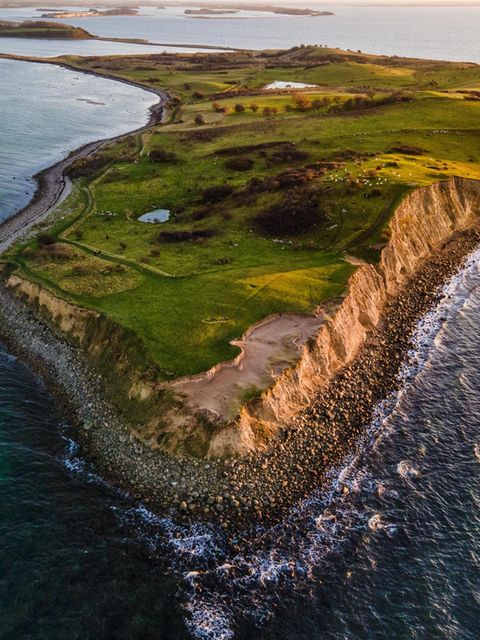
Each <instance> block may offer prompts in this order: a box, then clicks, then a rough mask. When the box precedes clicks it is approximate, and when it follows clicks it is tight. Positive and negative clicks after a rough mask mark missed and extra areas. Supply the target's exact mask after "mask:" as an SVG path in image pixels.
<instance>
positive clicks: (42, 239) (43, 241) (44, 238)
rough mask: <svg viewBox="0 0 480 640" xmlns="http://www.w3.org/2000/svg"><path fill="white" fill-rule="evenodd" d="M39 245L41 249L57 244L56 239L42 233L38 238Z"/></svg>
mask: <svg viewBox="0 0 480 640" xmlns="http://www.w3.org/2000/svg"><path fill="white" fill-rule="evenodd" d="M37 241H38V244H39V246H41V247H46V246H48V245H52V244H55V242H56V238H55V237H54V236H52V235H50V234H49V233H42V234H41V235H39V236H38V238H37Z"/></svg>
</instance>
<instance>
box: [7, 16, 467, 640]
mask: <svg viewBox="0 0 480 640" xmlns="http://www.w3.org/2000/svg"><path fill="white" fill-rule="evenodd" d="M335 10H336V11H337V15H338V16H339V19H338V20H337V21H336V19H335V20H334V19H332V18H318V19H313V18H308V19H306V18H298V19H297V18H296V19H295V21H297V20H298V22H293V21H292V22H291V23H290V21H286V20H285V19H284V18H283V17H280V16H275V17H258V19H257V17H255V19H251V18H246V19H245V20H240V19H238V20H237V21H235V22H233V21H232V20H228V21H224V20H222V21H210V20H193V19H192V20H189V19H187V18H183V17H182V16H181V15H179V14H178V11H177V13H175V11H173V10H171V9H168V10H167V11H166V15H167V21H170V22H169V24H170V27H169V29H166V31H165V32H161V33H160V31H159V29H160V27H159V26H158V25H159V24H161V20H163V19H164V18H160V17H159V18H158V19H157V18H155V20H156V22H154V23H152V24H154V25H157V26H154V27H149V28H151V29H152V30H153V29H156V31H155V32H153V31H152V32H151V33H150V34H147V31H146V29H147V27H146V26H145V25H146V21H145V20H144V18H142V17H141V16H140V17H138V18H122V19H115V20H114V19H113V18H112V19H110V18H101V19H93V18H92V19H89V20H88V24H87V25H85V26H88V28H90V30H92V31H94V32H99V30H103V33H104V34H105V35H107V32H108V31H109V29H112V30H114V32H115V35H118V36H120V35H130V37H133V34H137V36H138V35H139V34H143V37H150V38H151V39H153V38H155V39H157V38H160V37H162V39H164V38H165V37H167V36H168V38H169V40H170V41H174V40H177V41H178V40H179V39H180V36H181V40H182V42H184V41H186V42H190V43H192V44H193V43H196V44H200V43H206V44H215V45H217V46H219V45H222V44H223V45H225V44H227V41H228V43H229V44H230V45H235V44H238V43H242V44H241V46H247V44H249V46H252V47H259V46H265V47H266V46H289V45H290V44H293V43H298V42H299V41H300V39H301V41H309V39H311V38H313V37H315V40H314V41H315V42H325V43H327V42H328V43H329V44H331V45H339V46H343V47H351V48H355V49H356V48H361V49H365V50H370V51H379V52H383V53H398V54H404V55H418V56H424V57H448V58H451V59H454V58H455V59H469V60H478V61H480V44H479V41H478V38H477V35H476V34H477V25H478V23H479V21H478V18H479V17H480V14H479V9H478V8H462V9H461V10H460V9H458V8H457V9H455V8H454V7H451V8H448V9H447V8H445V9H442V10H441V11H440V10H437V9H435V12H434V10H428V11H429V13H428V15H427V13H425V12H427V10H426V9H425V8H423V9H420V8H418V10H417V9H415V11H416V13H415V16H416V17H415V19H412V18H410V20H409V21H407V18H406V15H407V14H406V12H405V11H404V10H403V9H402V8H398V9H395V10H393V9H388V8H385V7H383V8H375V9H372V8H368V11H367V8H366V7H364V8H363V7H358V8H356V9H351V8H346V7H343V8H342V9H335ZM5 11H7V10H5ZM19 11H20V10H18V9H9V10H8V12H10V13H9V16H10V17H15V16H16V15H17V14H18V13H19ZM22 11H30V13H31V10H22ZM149 11H152V12H153V11H158V12H159V13H161V10H159V9H149ZM430 11H431V13H430ZM15 12H16V13H15ZM22 15H25V17H26V14H22ZM162 15H163V14H162ZM2 16H4V13H2V12H1V11H0V18H1V17H2ZM368 16H370V17H368ZM402 16H403V17H402ZM410 16H412V14H410ZM421 16H423V18H422V19H420V18H421ZM432 16H437V18H434V17H432ZM426 17H428V18H429V19H428V21H425V18H426ZM100 21H103V22H101V24H100ZM274 21H275V22H274ZM287 22H288V23H289V24H297V25H300V26H299V27H298V28H295V29H294V28H292V29H291V30H290V33H286V31H285V30H284V27H283V26H282V25H284V24H287ZM115 24H116V25H117V26H115ZM175 24H177V25H178V28H177V31H175V30H174V27H173V26H172V25H175ZM272 24H275V29H273V28H272ZM91 25H95V29H93V26H91ZM97 25H98V26H97ZM112 25H113V26H112ZM118 25H120V27H119V26H118ZM135 25H136V26H135ZM301 25H307V26H301ZM335 25H336V26H335ZM339 25H340V26H339ZM435 25H436V26H435ZM277 27H278V28H277ZM122 29H123V30H124V31H122ZM308 29H311V31H308ZM179 30H180V31H179ZM162 33H164V34H165V35H162ZM455 33H457V34H458V33H462V38H461V39H460V38H458V37H455V39H454V35H455ZM179 34H180V35H179ZM266 34H269V35H268V37H267V35H266ZM342 34H343V35H342ZM110 35H111V34H110ZM137 36H136V37H137ZM200 36H202V37H201V38H200ZM197 40H200V42H195V41H197ZM206 40H209V42H206ZM260 43H263V44H262V45H261V44H260ZM274 43H277V44H274ZM279 43H282V44H279ZM372 43H373V44H372ZM2 44H3V43H2V42H0V50H1V46H2ZM35 46H38V43H37V44H36V45H35ZM49 46H50V45H49ZM52 46H54V45H52ZM239 46H240V45H239ZM387 47H390V48H389V49H387ZM0 87H1V89H2V90H1V92H0V113H1V114H2V126H1V128H0V215H1V216H2V217H5V216H8V215H10V214H11V213H12V212H13V211H15V210H16V209H17V208H19V207H21V206H23V205H24V204H25V203H26V202H27V201H28V200H29V198H30V196H31V194H32V188H33V185H32V182H31V179H30V177H31V175H32V174H33V173H35V172H36V171H38V170H39V169H41V168H44V167H45V166H48V165H49V164H51V163H52V162H54V161H56V160H58V159H60V158H61V157H63V155H64V154H66V153H67V152H68V150H70V149H73V148H75V147H77V146H79V145H80V144H83V143H86V142H88V141H90V140H95V139H97V138H103V137H109V136H112V135H115V134H117V133H121V132H123V131H127V130H129V129H132V128H134V127H135V126H140V125H142V124H144V123H145V122H146V119H147V110H148V107H149V106H150V105H151V104H153V103H154V102H155V101H156V98H155V96H153V95H152V94H148V93H146V92H143V91H141V90H138V89H135V88H134V87H129V86H127V85H118V84H116V85H115V91H114V93H113V92H112V84H111V82H110V81H106V80H103V79H100V78H98V79H97V78H93V77H91V76H82V75H81V74H77V73H75V72H71V71H67V70H65V69H60V68H58V67H54V66H50V65H34V64H29V63H20V62H11V61H5V60H0ZM99 103H100V104H99ZM13 177H15V180H13ZM479 323H480V251H477V252H475V253H474V254H472V255H471V256H470V257H469V259H468V260H467V261H466V263H465V265H464V268H463V269H462V270H461V271H460V272H459V274H458V275H457V276H456V277H455V278H453V280H452V281H451V282H450V283H449V284H448V285H447V286H446V287H445V289H444V295H443V298H442V300H441V301H440V303H439V305H438V307H437V308H436V309H435V310H433V311H432V312H431V313H430V314H429V315H428V316H427V317H426V318H425V319H424V320H423V321H422V322H420V323H419V325H418V330H417V338H416V346H415V349H414V350H412V353H411V354H410V357H409V359H408V361H407V363H406V364H405V367H404V369H403V371H402V374H401V375H402V386H401V391H400V393H398V394H396V395H392V396H391V397H390V398H388V399H386V400H385V402H384V403H382V405H381V406H379V407H378V410H377V414H376V418H375V420H374V421H373V422H372V424H371V425H366V430H365V433H366V435H365V439H364V442H363V446H362V450H361V453H360V454H359V455H357V456H356V457H354V458H351V459H348V460H345V461H344V462H343V464H342V465H341V466H340V467H339V468H337V469H335V470H333V471H332V473H331V478H330V482H329V484H328V486H326V487H324V488H322V489H320V488H319V489H318V490H317V491H316V492H314V493H313V494H312V495H311V496H310V497H309V499H308V500H306V501H305V503H304V504H303V505H302V506H301V508H299V509H298V510H296V511H295V512H293V513H292V514H291V520H292V521H293V522H294V523H295V525H296V526H295V533H294V535H291V534H288V535H286V534H285V532H284V530H283V529H282V527H281V526H278V527H277V529H276V531H275V535H274V536H272V537H273V538H274V539H275V544H274V545H273V546H272V545H269V546H267V547H266V548H265V547H262V540H263V537H264V535H265V532H264V531H262V530H261V529H259V531H258V540H257V544H253V545H251V546H250V548H249V549H248V552H244V553H241V554H238V555H234V554H233V555H232V552H231V551H229V547H228V545H227V544H226V540H225V538H224V534H223V532H222V531H221V530H217V529H216V528H212V527H206V526H193V527H178V526H175V525H174V524H173V523H171V522H170V521H168V520H167V519H164V518H159V517H156V516H154V515H153V514H152V513H150V512H149V511H148V509H146V508H145V507H144V506H143V505H139V504H135V503H134V502H132V501H131V500H130V499H129V498H128V497H127V496H125V495H122V494H121V493H119V492H118V491H116V490H115V489H114V488H113V487H110V486H108V485H107V484H106V483H104V482H103V481H102V479H101V478H99V477H98V476H97V475H96V474H95V469H94V468H92V467H91V466H90V465H89V464H88V463H87V462H86V461H85V460H83V459H82V458H81V456H80V455H79V450H78V446H77V444H76V442H75V432H74V429H73V428H72V426H71V425H70V424H69V423H68V421H66V420H65V417H64V416H62V414H61V411H60V409H59V408H58V407H57V405H56V402H55V398H54V397H52V396H51V395H50V393H49V392H48V390H47V389H46V388H45V385H44V383H43V381H42V379H41V378H39V377H38V376H37V375H36V374H35V373H33V372H32V370H31V369H29V368H28V366H26V365H25V364H23V363H22V362H21V361H19V360H18V359H17V358H15V357H14V356H12V355H11V354H10V353H9V352H8V350H7V349H6V348H5V347H3V348H1V349H0V492H1V495H0V540H1V541H2V544H1V545H0V567H1V572H0V640H65V639H68V640H159V639H161V640H187V639H188V638H193V639H196V640H233V639H235V640H250V639H252V638H255V640H274V639H275V640H287V639H288V640H386V639H387V638H388V640H410V639H411V640H432V639H435V640H437V639H438V640H476V639H477V638H478V637H479V634H478V611H479V607H480V588H479V582H478V575H479V569H480V544H479V536H478V531H479V526H480V509H479V506H480V418H479V415H480V412H479V409H480V376H479V375H478V373H479V372H478V368H479V365H478V363H479V362H480V346H479V343H478V326H479ZM345 485H346V486H348V487H349V492H348V493H347V494H346V493H344V492H343V491H342V487H344V486H345Z"/></svg>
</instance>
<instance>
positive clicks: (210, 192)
mask: <svg viewBox="0 0 480 640" xmlns="http://www.w3.org/2000/svg"><path fill="white" fill-rule="evenodd" d="M232 193H233V187H231V186H230V185H229V184H218V185H215V186H213V187H207V188H206V189H204V190H203V191H202V200H203V201H204V202H209V203H215V202H221V201H222V200H225V198H227V197H228V196H229V195H231V194H232Z"/></svg>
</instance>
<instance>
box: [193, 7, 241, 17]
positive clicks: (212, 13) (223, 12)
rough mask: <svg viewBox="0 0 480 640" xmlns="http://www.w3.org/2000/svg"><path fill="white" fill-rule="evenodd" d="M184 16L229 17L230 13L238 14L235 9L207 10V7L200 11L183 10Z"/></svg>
mask: <svg viewBox="0 0 480 640" xmlns="http://www.w3.org/2000/svg"><path fill="white" fill-rule="evenodd" d="M184 13H185V15H186V16H224V15H227V14H228V15H230V14H232V13H238V10H237V9H233V10H231V9H208V8H207V7H202V8H201V9H185V11H184Z"/></svg>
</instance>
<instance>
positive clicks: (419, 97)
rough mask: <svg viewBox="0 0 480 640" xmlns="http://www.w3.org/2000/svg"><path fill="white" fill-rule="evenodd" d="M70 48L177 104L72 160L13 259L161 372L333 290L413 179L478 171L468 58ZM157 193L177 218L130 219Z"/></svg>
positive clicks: (476, 109)
mask: <svg viewBox="0 0 480 640" xmlns="http://www.w3.org/2000/svg"><path fill="white" fill-rule="evenodd" d="M66 61H67V62H68V63H69V64H72V65H74V66H78V67H79V68H86V67H88V68H89V69H92V70H97V71H102V72H104V73H107V74H109V75H112V76H116V77H122V78H128V79H132V80H135V81H137V82H142V83H145V84H146V85H148V86H151V87H155V88H165V89H167V90H169V92H170V93H171V94H172V95H173V96H174V97H175V101H174V104H173V106H172V109H171V112H170V118H169V120H168V122H167V123H166V124H165V125H162V126H158V127H156V128H154V129H151V130H149V131H148V132H146V133H143V134H141V135H140V134H139V135H137V136H131V137H130V138H128V139H127V140H124V141H122V142H119V143H116V144H115V145H111V146H110V147H108V148H107V149H105V150H104V151H102V152H101V153H100V154H99V157H98V159H97V160H96V162H94V163H91V164H90V165H89V164H88V163H87V164H85V163H84V164H83V165H81V166H77V167H75V169H74V175H75V176H76V177H75V180H74V189H73V192H72V194H71V196H70V197H69V198H68V199H67V200H66V201H65V202H64V203H63V204H62V205H61V207H60V210H59V211H57V213H56V214H55V216H54V221H53V222H51V223H50V228H49V229H47V230H46V229H42V230H41V233H40V236H39V237H38V238H36V239H33V240H31V241H29V242H28V243H25V244H24V245H22V246H18V245H17V246H16V247H14V248H13V249H12V250H11V251H10V252H9V255H8V256H7V257H8V260H9V261H10V262H11V263H12V264H13V266H14V268H15V269H16V270H18V272H19V273H21V274H23V275H24V276H26V277H28V278H30V279H33V280H36V281H38V282H40V283H42V284H43V285H44V286H46V287H48V288H49V289H51V290H52V291H54V292H55V293H56V294H58V295H60V296H63V297H65V298H67V299H69V300H72V301H73V302H75V303H77V304H79V305H81V306H84V307H87V308H92V309H96V310H99V311H103V312H105V313H106V314H107V315H108V316H109V317H111V318H112V319H113V320H114V321H116V322H117V323H119V324H120V325H122V326H125V327H128V328H129V329H132V330H133V331H135V333H136V334H137V335H138V336H139V337H140V338H141V340H142V341H143V342H144V344H145V345H146V347H147V351H148V353H149V356H150V357H151V359H152V361H153V362H155V363H156V364H157V366H158V367H159V370H160V376H161V377H162V378H163V379H173V378H175V377H178V376H181V375H186V374H193V373H197V372H200V371H203V370H205V369H207V368H209V367H211V366H212V365H214V364H215V363H217V362H219V361H221V360H224V359H226V358H231V357H233V356H234V355H236V353H237V352H238V351H237V349H236V348H234V347H232V346H231V345H230V344H229V341H230V340H231V339H233V338H235V337H238V336H239V335H241V334H242V333H243V332H244V331H245V330H246V329H247V328H248V327H249V326H250V325H251V324H253V323H255V322H257V321H259V320H261V319H262V318H264V317H265V316H267V315H269V314H272V313H277V312H299V313H309V312H312V311H313V310H314V309H315V308H316V307H317V306H318V305H319V304H321V303H323V302H325V301H326V300H328V299H330V298H333V297H337V296H339V295H341V294H342V292H343V291H344V288H345V284H346V282H347V279H348V277H349V276H350V275H351V273H352V272H353V270H354V269H355V267H354V266H353V265H352V264H351V263H350V262H349V261H348V260H347V259H346V258H347V256H355V257H357V258H360V259H364V260H369V261H375V260H376V259H377V257H378V252H379V249H380V248H381V246H382V244H384V243H385V241H386V239H387V233H386V226H387V224H388V220H389V218H390V215H391V213H392V211H393V210H394V208H395V206H396V205H397V204H398V203H399V202H400V201H401V199H402V197H403V196H404V195H405V194H406V193H408V192H409V191H411V190H412V189H414V188H415V187H417V186H419V185H425V184H429V183H432V182H435V181H438V180H441V179H446V178H448V177H449V176H453V175H462V176H467V177H473V178H480V152H479V148H480V147H479V142H480V128H479V125H478V123H479V118H480V100H479V98H478V95H477V93H476V89H477V88H478V87H480V68H479V67H478V66H476V65H467V64H453V63H452V64H449V63H435V62H426V61H409V60H404V59H398V58H392V59H389V58H375V57H373V56H365V55H364V54H352V53H349V52H339V51H336V50H335V51H333V50H329V49H317V48H314V47H306V48H303V49H302V48H298V49H295V50H292V51H289V52H284V53H283V54H277V53H275V52H269V53H266V54H256V55H253V54H240V53H236V54H230V53H229V54H221V55H219V54H195V55H187V54H185V55H183V56H179V55H167V54H165V55H160V56H150V57H148V56H143V57H130V58H128V59H123V60H122V59H121V58H104V59H95V58H89V59H80V58H69V59H68V60H66ZM275 80H282V81H296V82H308V83H311V84H315V85H318V86H317V87H316V88H314V89H312V90H308V91H305V92H303V93H301V94H300V102H301V104H302V105H303V106H302V108H299V107H298V104H299V95H298V92H265V91H263V90H262V87H264V86H265V85H266V84H268V83H270V82H273V81H275ZM314 101H317V102H316V103H315V105H314ZM212 103H216V104H215V108H214V107H212ZM238 104H241V105H242V107H243V108H244V110H241V109H240V108H238V112H237V111H236V110H235V105H238ZM251 104H256V105H258V109H256V110H252V109H251V108H250V106H249V105H251ZM265 108H267V112H265ZM272 108H274V111H273V112H272ZM269 109H270V111H269ZM155 154H157V161H153V157H154V156H155ZM212 188H213V189H212ZM157 208H163V209H167V210H169V211H170V219H169V220H168V221H167V222H164V223H160V224H145V223H142V222H139V221H138V217H139V216H141V215H142V214H144V213H146V212H149V211H151V210H154V209H157Z"/></svg>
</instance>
